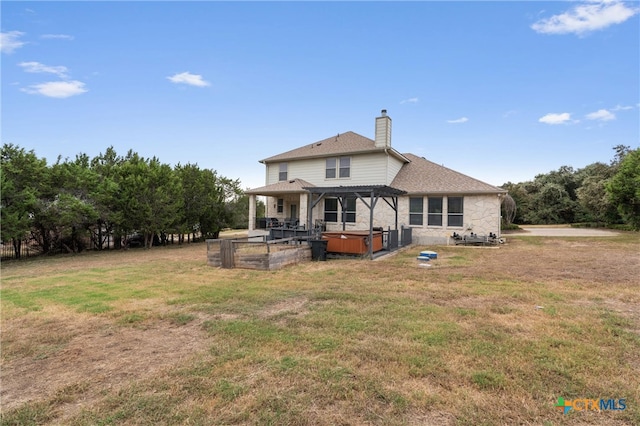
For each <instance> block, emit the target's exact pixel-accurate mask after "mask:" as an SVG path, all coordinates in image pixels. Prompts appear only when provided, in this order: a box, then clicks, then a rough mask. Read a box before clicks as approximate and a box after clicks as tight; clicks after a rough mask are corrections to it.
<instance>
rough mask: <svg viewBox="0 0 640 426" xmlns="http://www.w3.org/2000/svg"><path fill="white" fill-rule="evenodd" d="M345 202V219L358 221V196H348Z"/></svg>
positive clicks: (353, 221)
mask: <svg viewBox="0 0 640 426" xmlns="http://www.w3.org/2000/svg"><path fill="white" fill-rule="evenodd" d="M343 203H344V205H343V206H342V207H343V210H342V211H343V212H344V216H345V217H344V221H345V222H349V223H356V197H347V198H345V199H344V201H343Z"/></svg>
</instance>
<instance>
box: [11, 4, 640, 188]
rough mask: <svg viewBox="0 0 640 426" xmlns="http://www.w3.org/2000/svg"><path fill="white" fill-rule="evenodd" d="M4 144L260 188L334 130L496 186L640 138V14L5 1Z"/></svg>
mask: <svg viewBox="0 0 640 426" xmlns="http://www.w3.org/2000/svg"><path fill="white" fill-rule="evenodd" d="M0 7H1V12H2V15H1V22H2V28H1V31H2V54H1V60H2V112H1V114H2V117H1V119H2V142H3V143H13V144H15V145H19V146H21V147H24V148H26V149H28V150H34V151H35V152H36V154H37V155H38V156H39V157H45V158H47V160H48V162H49V163H53V162H55V160H56V158H57V157H58V156H59V155H61V156H62V157H63V158H64V157H69V158H74V157H75V155H76V154H79V153H86V154H88V155H89V156H91V157H93V156H95V155H98V154H99V153H101V152H104V151H105V149H106V148H107V147H109V146H113V147H114V148H115V149H116V151H117V152H118V153H119V154H121V155H124V154H126V152H127V151H128V150H129V149H132V150H134V151H136V152H138V153H139V154H141V155H143V156H145V157H151V156H156V157H158V158H159V159H160V160H161V161H162V162H165V163H169V164H172V165H175V164H177V163H182V164H186V163H196V164H198V165H199V166H200V167H201V168H210V169H214V170H217V171H218V173H219V174H221V175H223V176H227V177H230V178H234V179H239V180H240V181H241V183H242V186H243V187H245V188H246V187H257V186H261V185H263V184H264V166H263V165H262V164H260V163H258V161H259V160H261V159H263V158H266V157H269V156H272V155H275V154H278V153H280V152H284V151H287V150H290V149H293V148H297V147H299V146H302V145H305V144H308V143H312V142H315V141H318V140H321V139H324V138H327V137H330V136H333V135H335V134H337V133H344V132H346V131H354V132H356V133H359V134H361V135H363V136H367V137H370V138H373V136H374V119H375V117H376V116H378V115H379V114H380V110H381V109H386V110H387V111H388V115H389V116H390V117H391V118H392V120H393V133H392V145H393V147H394V148H396V149H397V150H399V151H400V152H410V153H414V154H417V155H421V156H424V157H425V158H427V159H429V160H431V161H434V162H436V163H439V164H444V165H445V166H447V167H450V168H452V169H454V170H457V171H460V172H462V173H465V174H468V175H470V176H473V177H476V178H478V179H481V180H483V181H485V182H488V183H490V184H494V185H501V184H503V183H505V182H507V181H511V182H521V181H525V180H531V179H533V178H534V176H535V175H536V174H539V173H546V172H549V171H551V170H555V169H557V168H558V167H560V166H563V165H569V166H573V167H574V168H581V167H584V166H586V165H588V164H590V163H593V162H596V161H603V162H608V161H609V160H610V159H611V158H612V157H613V155H614V151H613V150H612V147H613V146H615V145H618V144H623V145H629V146H631V147H632V148H637V147H638V143H639V141H640V134H639V133H640V120H639V117H640V85H639V80H640V77H639V76H640V63H639V61H640V60H639V56H640V34H639V33H640V25H639V16H640V4H639V3H638V2H623V1H611V0H609V1H604V2H603V1H569V2H538V1H535V2H534V1H531V2H482V1H475V2H205V1H200V2H142V1H140V2H53V1H49V2H29V1H20V2H11V1H3V2H1V4H0Z"/></svg>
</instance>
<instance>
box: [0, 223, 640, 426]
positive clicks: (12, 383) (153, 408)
mask: <svg viewBox="0 0 640 426" xmlns="http://www.w3.org/2000/svg"><path fill="white" fill-rule="evenodd" d="M424 249H430V250H435V251H437V252H438V259H437V260H436V261H434V262H432V266H430V267H420V266H418V262H417V261H416V259H415V257H416V255H417V253H418V252H419V251H420V250H424ZM639 253H640V239H639V238H638V235H637V234H631V233H624V234H621V235H620V236H618V237H611V238H609V237H607V238H542V237H526V236H514V237H509V239H508V244H506V245H503V246H500V247H499V248H470V247H414V248H412V249H410V250H407V251H404V252H400V253H398V254H396V255H395V256H392V257H388V258H383V259H380V260H376V261H368V260H331V261H327V262H309V263H304V264H300V265H297V266H291V267H287V268H285V269H283V270H280V271H272V272H263V271H249V270H241V269H234V270H225V269H217V268H212V267H209V266H207V264H206V246H205V244H202V243H199V244H188V245H184V246H182V247H177V246H175V247H169V248H154V249H152V250H142V249H141V250H129V251H119V252H109V253H84V254H81V255H75V256H59V257H47V258H39V259H31V260H27V261H20V262H4V263H3V264H2V270H1V272H2V289H1V291H2V293H1V297H2V301H1V303H2V305H1V306H2V336H1V337H2V342H1V343H2V366H1V367H2V369H1V378H2V389H1V397H2V418H1V422H2V424H3V425H5V424H6V425H13V424H15V425H18V424H19V425H27V424H56V425H58V424H65V425H107V424H128V425H133V424H136V425H137V424H149V425H163V424H164V425H173V424H190V425H218V424H219V425H233V424H243V425H244V424H248V425H253V424H255V425H265V424H274V425H275V424H277V425H336V424H343V425H368V424H370V425H480V424H486V425H502V424H504V425H506V424H509V425H511V424H535V425H541V424H548V425H573V424H593V425H633V424H640V381H639V379H638V377H640V283H639V282H638V277H639V276H640V256H639ZM560 397H563V398H564V399H565V400H577V399H589V400H600V399H605V400H606V401H608V400H610V399H612V400H615V401H614V402H616V407H617V408H622V406H621V405H620V399H624V401H623V403H624V405H625V407H626V408H625V409H624V410H603V411H593V410H575V409H574V410H571V411H569V413H568V414H566V415H565V414H562V412H561V411H559V410H558V409H557V408H556V407H555V405H556V404H557V402H558V398H560ZM582 405H583V406H584V403H583V404H582ZM577 407H578V408H580V407H581V406H580V405H578V406H577ZM609 408H611V405H609Z"/></svg>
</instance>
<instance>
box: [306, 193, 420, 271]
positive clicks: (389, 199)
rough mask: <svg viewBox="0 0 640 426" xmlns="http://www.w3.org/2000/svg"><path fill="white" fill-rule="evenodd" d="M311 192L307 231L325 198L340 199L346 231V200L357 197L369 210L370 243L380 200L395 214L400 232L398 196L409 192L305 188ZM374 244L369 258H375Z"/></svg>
mask: <svg viewBox="0 0 640 426" xmlns="http://www.w3.org/2000/svg"><path fill="white" fill-rule="evenodd" d="M303 189H305V190H306V191H308V192H309V195H310V196H309V200H308V203H309V208H308V209H307V212H308V218H307V225H308V226H307V229H313V208H314V207H315V206H316V205H317V204H318V203H319V202H320V201H322V200H323V199H324V198H325V197H335V198H337V199H338V203H339V204H340V209H341V211H342V230H343V231H344V230H345V229H346V213H345V209H344V207H345V202H346V201H345V199H346V198H348V197H354V196H355V197H356V198H357V199H359V200H360V201H362V203H363V204H364V205H365V206H367V208H368V209H369V241H373V210H374V209H375V207H376V204H377V203H378V200H380V199H382V200H384V202H385V203H387V205H389V207H391V208H392V209H393V211H394V212H395V224H394V226H395V230H396V231H397V230H398V196H400V195H404V194H406V193H407V192H406V191H402V190H400V189H397V188H393V187H391V186H387V185H357V186H332V187H316V186H313V187H304V188H303ZM372 247H373V244H369V253H368V254H369V258H370V259H372V258H373V248H372Z"/></svg>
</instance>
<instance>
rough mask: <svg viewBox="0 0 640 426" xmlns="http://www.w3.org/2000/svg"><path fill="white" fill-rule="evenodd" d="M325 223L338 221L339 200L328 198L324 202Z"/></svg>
mask: <svg viewBox="0 0 640 426" xmlns="http://www.w3.org/2000/svg"><path fill="white" fill-rule="evenodd" d="M324 221H325V222H337V221H338V199H337V198H326V199H325V200H324Z"/></svg>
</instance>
